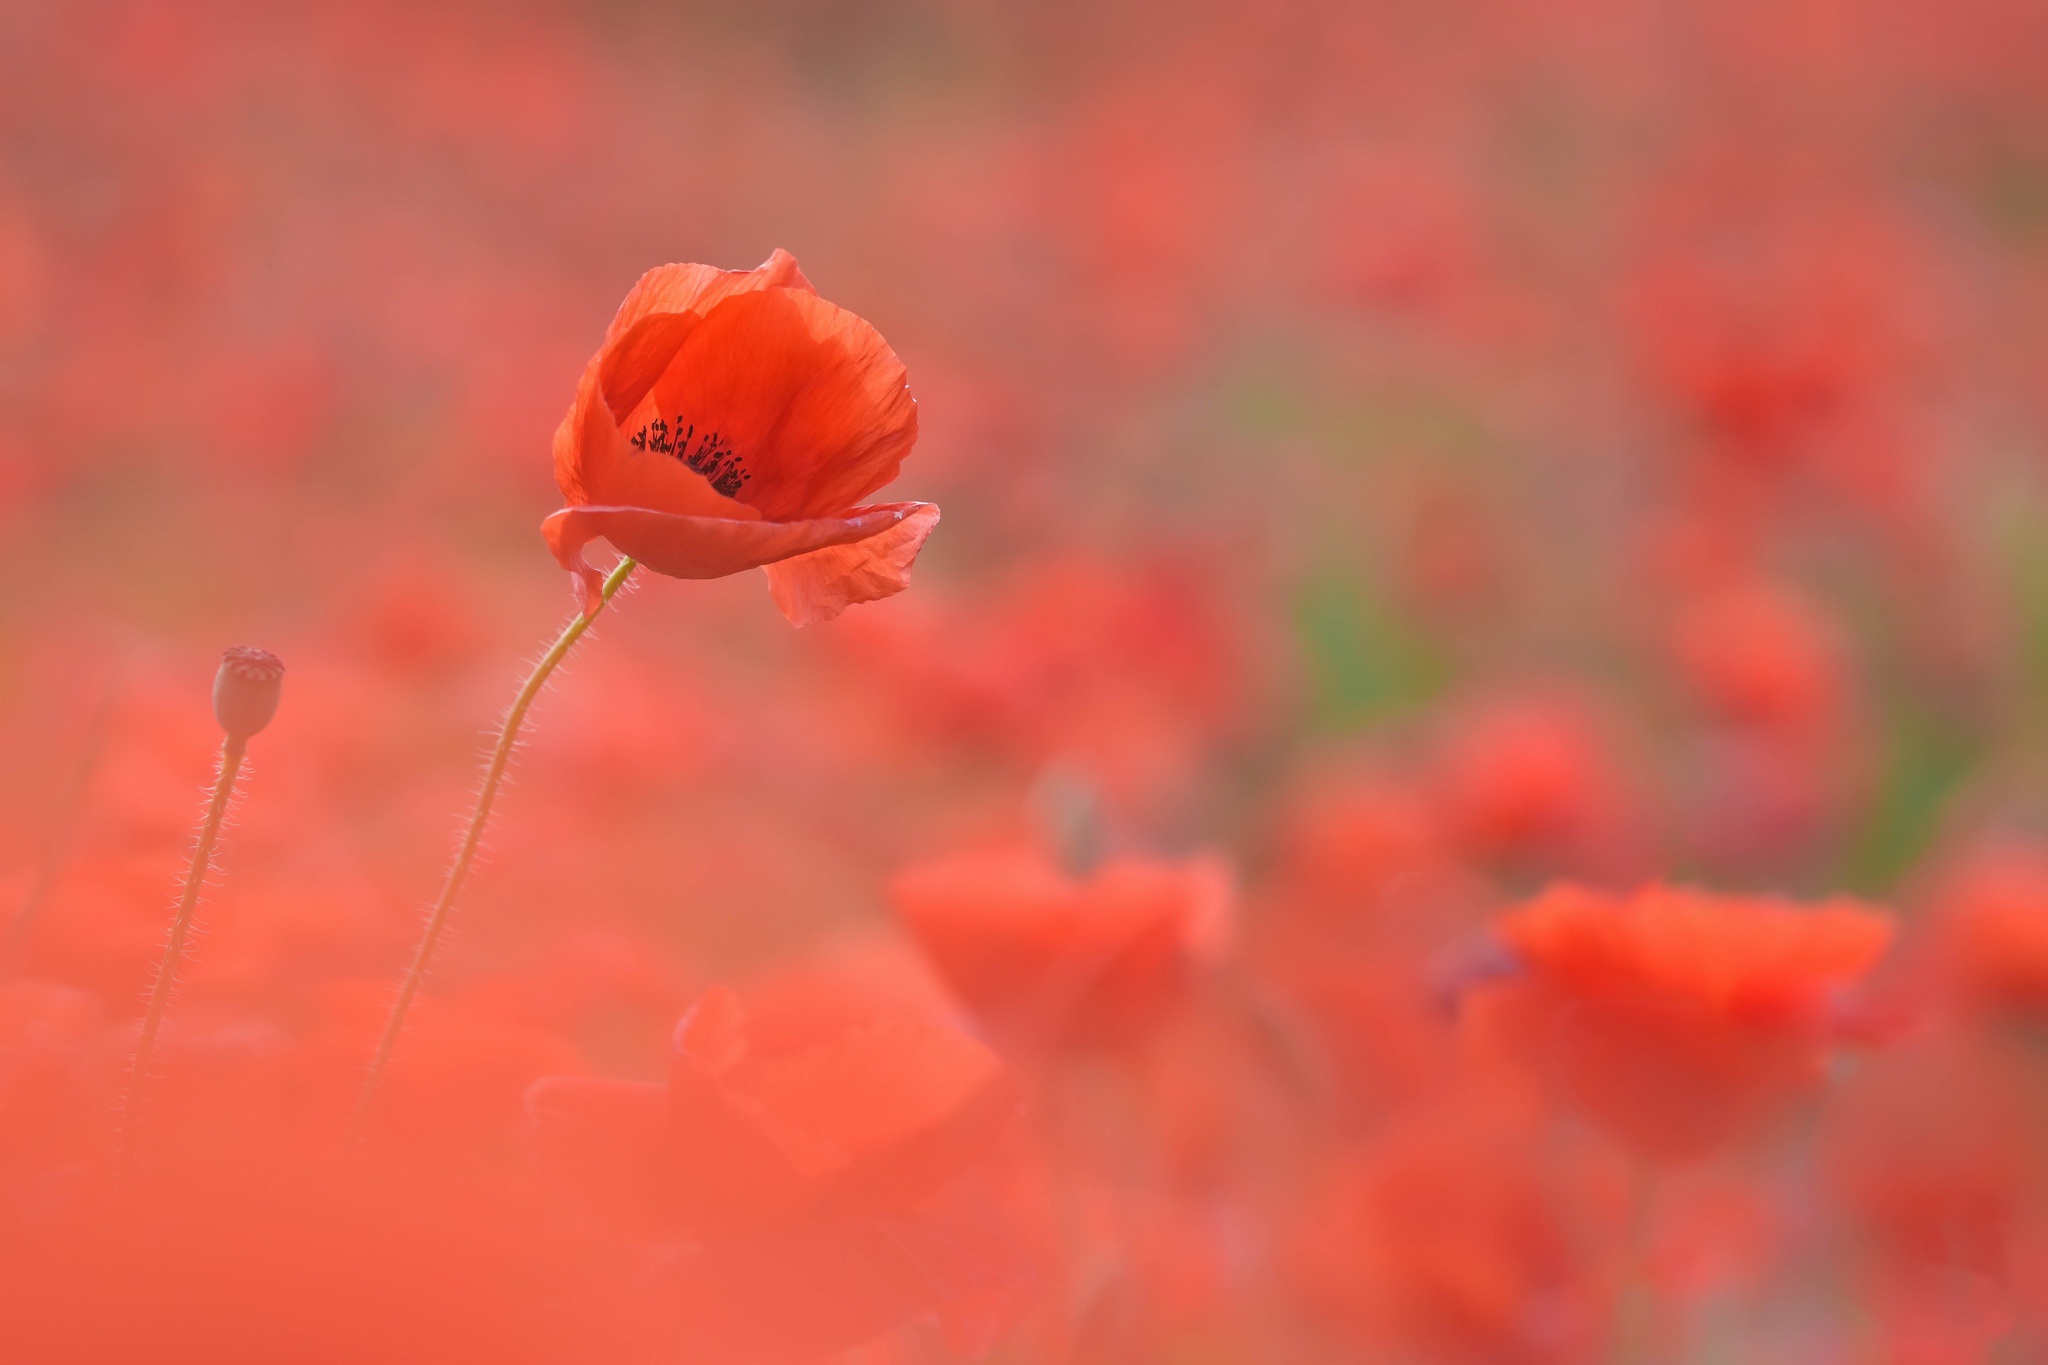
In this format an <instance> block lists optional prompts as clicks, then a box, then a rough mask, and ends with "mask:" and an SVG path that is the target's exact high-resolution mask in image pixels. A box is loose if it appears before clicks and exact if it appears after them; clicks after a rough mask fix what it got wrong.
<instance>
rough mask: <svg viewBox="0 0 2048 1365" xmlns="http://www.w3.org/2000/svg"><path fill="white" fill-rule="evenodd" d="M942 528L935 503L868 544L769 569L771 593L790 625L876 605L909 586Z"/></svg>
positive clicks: (804, 557)
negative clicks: (913, 572) (861, 604)
mask: <svg viewBox="0 0 2048 1365" xmlns="http://www.w3.org/2000/svg"><path fill="white" fill-rule="evenodd" d="M938 524H939V509H938V507H937V505H936V504H934V503H928V502H927V503H920V504H918V508H917V510H916V511H914V512H912V513H910V515H908V516H906V517H904V518H903V520H901V521H899V522H897V523H896V524H895V525H893V526H890V527H887V528H886V529H884V530H882V531H880V532H878V533H877V534H875V535H872V536H869V537H868V538H867V539H866V540H856V541H852V542H849V543H848V544H845V545H833V546H829V547H827V548H826V549H823V550H812V551H811V552H810V553H809V554H801V555H793V556H791V557H790V558H788V559H784V560H778V561H777V562H776V563H773V564H769V565H765V566H764V569H765V571H766V573H767V574H768V591H769V592H770V593H771V594H773V595H774V598H775V605H776V606H778V607H780V608H782V614H783V615H784V616H786V617H788V618H789V621H790V624H791V625H796V626H808V625H812V624H815V623H817V622H820V621H829V620H831V619H832V618H833V617H835V616H837V615H839V613H840V612H842V611H845V610H846V609H847V608H848V607H850V606H853V605H854V604H856V603H859V602H874V601H877V600H879V599H881V598H884V597H889V596H892V595H893V594H895V593H899V592H902V591H903V590H904V589H905V588H906V587H908V586H910V566H911V565H912V563H914V562H915V561H916V559H917V552H918V551H919V550H921V549H923V548H924V542H925V537H927V536H929V535H930V534H931V533H932V528H933V527H935V526H937V525H938Z"/></svg>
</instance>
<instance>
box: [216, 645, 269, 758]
mask: <svg viewBox="0 0 2048 1365" xmlns="http://www.w3.org/2000/svg"><path fill="white" fill-rule="evenodd" d="M283 682H284V661H283V660H282V659H280V658H278V657H277V656H276V655H275V654H272V653H271V652H270V651H269V650H267V649H257V648H255V647H254V646H252V645H236V646H235V647H234V648H232V649H229V650H226V651H224V652H223V653H222V654H221V656H220V672H219V673H217V674H215V675H214V679H213V716H214V719H215V720H218V721H219V722H220V728H221V729H223V730H225V731H227V734H228V738H229V739H247V738H249V736H251V735H253V734H255V733H256V732H257V731H259V730H261V729H262V728H263V727H264V726H266V725H268V724H270V718H271V717H272V716H274V715H276V714H277V694H278V691H279V690H280V688H281V686H282V684H283Z"/></svg>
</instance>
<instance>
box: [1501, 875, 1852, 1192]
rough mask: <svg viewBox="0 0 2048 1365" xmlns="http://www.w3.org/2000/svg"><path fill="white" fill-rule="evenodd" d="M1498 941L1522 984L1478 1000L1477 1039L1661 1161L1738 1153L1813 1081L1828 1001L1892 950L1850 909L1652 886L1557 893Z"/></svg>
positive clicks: (1510, 922)
mask: <svg viewBox="0 0 2048 1365" xmlns="http://www.w3.org/2000/svg"><path fill="white" fill-rule="evenodd" d="M1500 929H1501V933H1502V935H1503V937H1504V938H1505V939H1506V940H1507V942H1508V945H1509V946H1510V947H1511V948H1512V949H1513V950H1514V951H1515V952H1516V954H1517V955H1518V956H1519V958H1520V960H1521V963H1522V965H1523V968H1524V970H1522V971H1521V972H1520V973H1518V974H1516V975H1514V976H1512V977H1509V978H1506V979H1504V980H1501V981H1498V982H1496V983H1494V984H1492V985H1490V986H1488V987H1486V988H1484V989H1482V990H1480V991H1478V992H1475V996H1474V1005H1475V1020H1476V1022H1477V1024H1478V1026H1479V1027H1480V1028H1481V1030H1482V1031H1483V1032H1484V1033H1485V1034H1486V1035H1487V1036H1492V1037H1497V1038H1499V1039H1501V1040H1502V1041H1503V1042H1504V1043H1506V1044H1507V1045H1508V1046H1509V1047H1510V1048H1511V1049H1513V1050H1515V1051H1517V1052H1521V1053H1523V1054H1524V1055H1528V1056H1530V1057H1531V1058H1532V1060H1533V1061H1534V1062H1535V1063H1536V1064H1537V1065H1538V1067H1539V1068H1540V1069H1541V1070H1542V1071H1544V1072H1545V1073H1546V1075H1547V1078H1548V1079H1550V1080H1552V1081H1554V1082H1556V1083H1558V1085H1559V1086H1560V1088H1561V1089H1562V1090H1563V1091H1564V1092H1565V1093H1566V1094H1567V1095H1568V1096H1569V1097H1570V1098H1571V1099H1572V1100H1573V1101H1575V1102H1576V1103H1577V1104H1578V1105H1580V1106H1581V1107H1582V1108H1584V1109H1585V1110H1586V1111H1587V1112H1588V1113H1589V1114H1590V1115H1591V1116H1592V1117H1593V1118H1594V1119H1596V1120H1597V1121H1599V1122H1600V1123H1602V1124H1604V1125H1605V1126H1606V1127H1608V1128H1609V1129H1611V1130H1612V1131H1613V1132H1614V1133H1615V1134H1616V1135H1617V1136H1619V1137H1620V1138H1622V1139H1623V1140H1624V1141H1626V1142H1628V1143H1629V1144H1630V1145H1631V1146H1632V1147H1634V1148H1636V1149H1637V1150H1638V1151H1639V1152H1641V1153H1643V1154H1645V1155H1647V1156H1650V1157H1652V1158H1653V1159H1662V1160H1682V1159H1687V1158H1693V1157H1698V1156H1702V1155H1705V1154H1707V1153H1709V1152H1711V1151H1713V1150H1715V1149H1716V1148H1718V1147H1720V1146H1722V1145H1724V1144H1725V1143H1728V1142H1730V1141H1733V1140H1735V1139H1736V1138H1738V1137H1740V1136H1741V1135H1742V1134H1744V1133H1745V1132H1746V1131H1748V1130H1749V1129H1751V1128H1752V1127H1754V1125H1755V1124H1756V1123H1757V1122H1759V1121H1760V1120H1761V1119H1763V1118H1764V1117H1765V1116H1767V1115H1768V1113H1769V1112H1770V1111H1771V1109H1772V1108H1773V1107H1775V1105H1776V1104H1777V1103H1778V1102H1780V1101H1781V1100H1783V1099H1785V1098H1788V1097H1789V1096H1791V1095H1793V1094H1796V1093H1797V1092H1798V1091H1799V1090H1800V1089H1801V1088H1803V1087H1804V1086H1806V1085H1808V1084H1810V1083H1812V1082H1813V1081H1814V1080H1815V1079H1816V1078H1817V1075H1818V1070H1819V1064H1820V1061H1821V1059H1822V1055H1823V1051H1824V1048H1825V1046H1826V1043H1827V1042H1828V1039H1829V1028H1828V1025H1829V1019H1828V1005H1829V1003H1830V996H1831V995H1832V994H1833V993H1834V992H1836V991H1837V990H1838V989H1839V988H1841V987H1844V986H1847V985H1849V984H1851V983H1853V982H1855V981H1857V980H1858V979H1860V978H1861V977H1863V976H1864V975H1865V974H1866V973H1868V972H1869V971H1870V970H1871V969H1872V968H1873V967H1875V966H1876V965H1877V962H1878V959H1879V958H1880V957H1882V956H1883V954H1884V952H1885V950H1886V948H1887V947H1888V946H1889V945H1890V943H1891V939H1892V925H1891V922H1890V920H1888V919H1887V918H1885V917H1884V916H1883V915H1881V914H1879V913H1877V912H1875V911H1874V910H1871V909H1870V908H1868V907H1866V906H1863V905H1860V904H1857V903H1855V902H1853V901H1847V900H1833V901H1829V902H1826V903H1824V904H1821V905H1817V906H1801V905H1797V904H1794V903H1792V902H1789V901H1783V900H1777V899H1774V898H1771V897H1766V896H1720V895H1714V894H1712V893H1709V892H1704V891H1695V890H1689V889H1686V888H1681V887H1669V886H1654V885H1653V886H1648V887H1645V888H1643V889H1642V890H1640V891H1637V892H1635V893H1634V894H1632V895H1627V896H1614V895H1607V894H1603V893H1600V892H1595V891H1589V890H1586V889H1584V888H1582V887H1577V886H1570V885H1563V886H1557V887H1554V888H1552V889H1551V890H1549V891H1547V892H1545V893H1543V894H1542V895H1540V896H1538V897H1537V898H1536V899H1535V900H1533V901H1531V902H1529V903H1528V904H1526V905H1524V906H1523V907H1522V908H1521V909H1519V910H1517V911H1515V912H1514V913H1512V914H1511V915H1509V916H1508V917H1507V919H1506V920H1505V921H1504V922H1503V923H1502V924H1501V926H1500Z"/></svg>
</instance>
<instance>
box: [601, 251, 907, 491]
mask: <svg viewBox="0 0 2048 1365" xmlns="http://www.w3.org/2000/svg"><path fill="white" fill-rule="evenodd" d="M641 412H642V413H645V414H646V416H647V419H648V420H652V419H653V418H655V417H657V416H658V417H659V418H661V419H663V420H665V421H666V422H667V423H669V424H670V426H671V427H673V428H674V429H677V430H682V429H685V428H687V429H688V430H690V431H691V432H693V433H695V441H696V445H695V447H694V448H693V450H692V452H691V455H690V457H689V458H690V467H691V468H694V469H700V470H702V471H703V472H704V473H705V474H706V475H707V476H710V477H711V478H712V482H713V484H714V486H716V487H718V488H719V489H720V490H721V491H724V492H727V493H730V494H731V495H732V496H733V497H735V498H738V499H739V500H740V501H741V502H744V503H747V504H749V505H750V506H753V507H757V508H759V509H760V511H761V515H762V516H764V517H767V518H768V519H770V520H773V521H795V520H798V519H801V518H806V517H818V516H826V515H830V514H831V513H834V512H838V511H840V510H841V509H843V508H847V507H851V506H853V505H854V504H855V503H857V502H859V501H860V500H861V499H862V498H864V497H866V496H867V495H868V494H870V493H872V492H874V491H875V490H876V489H877V488H880V487H881V486H882V485H883V484H886V483H888V482H889V481H890V480H891V479H893V478H895V477H896V471H897V469H898V468H899V467H900V466H901V465H902V463H903V457H904V456H906V455H908V454H909V453H910V448H911V446H912V445H914V444H915V443H916V441H917V401H916V400H915V399H914V398H912V397H911V396H910V389H909V387H908V382H907V380H906V378H905V375H904V370H903V362H902V361H901V360H899V359H897V357H896V353H895V352H894V351H892V350H890V349H889V343H888V342H886V341H884V340H883V339H882V335H881V333H879V332H877V331H876V330H875V329H874V328H873V327H872V326H870V325H869V324H868V323H867V322H865V321H864V320H862V319H861V318H859V317H857V316H855V315H854V314H852V313H849V312H847V311H846V310H845V309H844V308H840V307H838V306H836V305H834V304H830V303H827V302H826V301H825V300H823V299H821V298H819V297H818V296H817V295H815V294H810V293H805V292H803V291H801V290H796V289H767V290H760V291H756V292H752V293H745V294H739V295H735V296H733V297H730V298H727V299H726V300H725V301H724V302H723V303H721V304H719V305H718V306H717V307H715V308H713V309H712V310H711V311H710V312H709V313H707V314H705V316H704V320H703V321H702V322H700V323H698V324H697V326H696V327H694V328H692V329H691V330H690V333H689V335H688V336H686V337H684V338H683V342H682V345H681V347H680V348H679V349H678V350H677V351H676V354H675V357H674V359H672V360H671V361H670V362H669V366H668V369H667V370H666V371H665V372H664V373H663V374H662V376H661V378H660V379H659V380H657V381H656V382H655V384H654V387H653V388H652V389H650V390H649V391H648V393H647V397H646V399H645V401H644V402H643V404H642V407H641ZM641 420H642V419H641V418H640V417H638V416H636V417H635V418H634V419H632V421H630V422H629V423H628V425H629V426H632V425H638V424H639V422H640V421H641Z"/></svg>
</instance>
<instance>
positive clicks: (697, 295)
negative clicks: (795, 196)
mask: <svg viewBox="0 0 2048 1365" xmlns="http://www.w3.org/2000/svg"><path fill="white" fill-rule="evenodd" d="M755 289H800V290H802V291H804V292H805V293H807V294H808V293H815V292H816V291H815V290H813V289H812V288H811V282H810V281H809V280H807V279H805V278H804V272H803V269H802V267H800V266H798V265H797V263H796V257H794V256H792V255H790V254H789V253H788V252H787V251H784V250H783V249H782V248H781V247H777V248H775V250H774V251H773V252H772V253H770V254H769V257H768V259H767V260H765V261H763V262H761V264H759V265H757V266H755V267H754V268H753V269H752V270H720V269H719V268H718V267H717V266H711V265H694V264H676V265H658V266H656V267H654V269H652V270H650V271H648V272H647V273H646V274H644V275H642V276H641V277H640V278H639V280H638V281H636V282H635V283H634V285H633V287H632V288H631V289H629V290H627V291H626V297H625V300H624V302H622V303H620V304H619V311H618V313H617V314H616V315H615V316H614V317H613V318H612V325H611V326H610V327H609V328H607V329H606V331H605V334H604V339H605V345H606V346H607V347H609V346H610V345H611V343H612V342H613V341H614V340H615V339H616V338H618V337H620V336H622V335H624V334H625V332H626V331H627V330H628V329H629V328H631V327H632V326H633V324H634V323H636V322H639V321H640V320H641V319H642V318H647V317H652V316H654V315H655V314H657V313H696V314H699V315H702V314H704V313H708V312H710V311H711V309H713V308H714V307H716V306H717V305H718V304H719V303H721V302H723V301H724V300H726V299H728V298H730V297H732V296H733V295H734V294H744V293H746V292H748V291H749V290H755Z"/></svg>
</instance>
